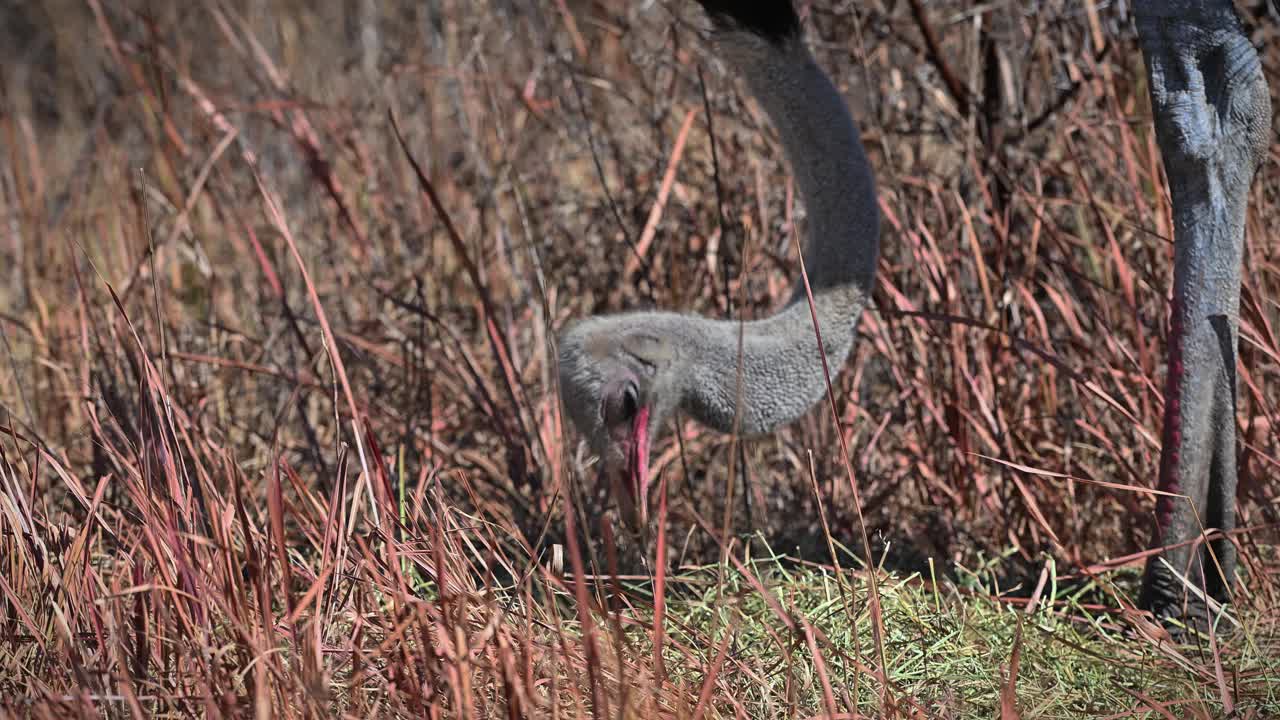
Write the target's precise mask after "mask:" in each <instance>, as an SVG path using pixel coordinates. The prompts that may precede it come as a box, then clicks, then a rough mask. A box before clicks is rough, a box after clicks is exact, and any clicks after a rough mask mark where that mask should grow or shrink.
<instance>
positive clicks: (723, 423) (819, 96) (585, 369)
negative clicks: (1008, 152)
mask: <svg viewBox="0 0 1280 720" xmlns="http://www.w3.org/2000/svg"><path fill="white" fill-rule="evenodd" d="M704 4H705V5H707V6H708V7H709V8H710V9H711V10H712V11H713V14H712V17H713V19H714V20H715V21H716V31H715V33H714V35H713V38H714V40H715V44H716V48H717V50H718V52H719V53H720V55H721V57H723V58H724V59H725V60H726V61H727V62H728V63H729V64H730V65H731V66H733V67H734V68H735V69H736V70H737V71H738V72H739V74H741V76H742V77H743V78H744V79H745V80H746V82H747V85H748V86H749V87H750V89H751V92H752V93H753V94H754V96H755V97H756V99H757V100H759V102H760V104H761V105H762V106H763V107H764V109H765V111H766V112H767V113H768V115H769V118H770V120H771V121H772V122H773V123H774V125H775V126H776V127H777V129H778V133H779V135H780V136H781V139H782V145H783V148H784V149H785V151H786V154H787V158H788V160H789V161H790V164H791V169H792V171H793V172H794V174H795V176H796V179H797V181H798V184H799V188H800V194H801V198H802V201H803V202H804V205H805V207H806V209H807V211H808V237H807V241H806V244H805V249H804V260H805V266H806V269H807V272H808V274H809V281H810V285H811V287H812V289H813V293H814V302H815V307H816V310H817V317H818V323H819V327H820V328H821V331H822V339H823V343H824V348H823V349H824V350H825V352H826V356H827V359H828V362H829V363H830V365H831V369H832V372H838V370H839V369H840V367H841V365H842V364H843V363H844V361H845V359H846V358H847V356H848V354H849V351H850V349H851V348H852V345H853V340H854V333H855V324H856V322H857V318H858V315H859V313H860V312H861V311H862V308H863V306H864V305H865V304H866V302H867V298H868V297H869V295H870V294H871V290H872V284H873V282H874V277H875V268H876V259H877V255H878V251H879V214H878V211H877V206H876V194H875V184H874V180H873V177H872V172H871V167H870V165H869V164H868V162H867V158H866V154H865V152H864V150H863V147H862V143H861V141H860V140H859V137H858V131H857V128H856V127H855V126H854V124H853V121H852V119H851V117H850V115H849V110H848V108H847V107H846V105H845V103H844V101H843V99H842V98H841V97H840V95H839V93H838V92H837V91H836V89H835V88H834V87H833V86H832V84H831V81H830V80H829V79H828V77H827V75H826V74H825V73H824V72H823V71H822V70H821V69H820V68H819V67H818V66H817V65H816V64H815V62H814V60H813V57H812V55H811V54H810V53H809V50H808V49H807V48H806V47H805V44H804V41H803V39H802V38H801V36H800V32H799V23H798V21H794V13H793V12H792V11H791V8H790V6H789V5H788V4H785V3H783V2H779V1H778V0H773V3H772V4H771V3H770V2H768V1H766V2H765V3H764V4H765V5H768V6H769V7H767V8H765V9H766V10H768V11H769V12H768V13H765V14H766V15H768V14H770V13H773V14H775V15H786V16H790V18H791V21H792V22H790V23H783V24H782V26H781V29H779V26H778V25H773V26H770V27H769V28H766V29H764V30H761V29H760V28H756V30H755V31H752V30H751V29H748V28H747V27H746V26H745V25H744V24H742V23H739V22H736V21H735V20H734V18H732V17H727V16H726V15H725V14H723V13H724V12H727V13H730V14H732V13H734V12H740V11H741V12H752V11H754V10H758V9H759V8H752V9H750V10H740V9H737V8H735V7H734V6H733V5H732V4H731V3H730V4H724V3H705V2H704ZM716 4H720V5H724V6H725V7H728V8H729V9H728V10H724V11H722V12H721V13H719V14H718V13H716V12H715V9H716V8H714V7H712V6H713V5H716ZM784 19H785V18H784ZM762 22H763V21H762ZM740 329H741V330H742V333H743V342H742V356H741V403H740V404H739V403H738V402H737V400H738V393H739V386H738V378H739V353H738V336H739V330H740ZM628 379H629V380H631V381H634V382H636V383H637V385H638V388H639V396H640V397H639V401H640V404H642V405H646V406H648V407H649V408H650V415H649V428H650V436H651V437H652V436H653V435H654V430H656V429H659V428H660V427H661V425H662V423H663V421H664V420H665V419H666V418H667V417H668V416H669V414H670V413H671V411H672V410H674V409H677V408H679V409H680V410H681V412H682V413H685V414H688V415H690V416H692V417H694V418H696V419H697V420H698V421H700V422H702V423H703V424H705V425H707V426H708V427H711V428H713V429H715V430H719V431H721V432H725V433H728V432H732V431H733V430H734V428H735V417H736V416H737V417H739V425H738V428H737V429H738V430H739V431H740V432H741V433H743V434H746V435H753V434H760V433H765V432H768V431H770V430H772V429H774V428H776V427H778V426H780V425H783V424H786V423H788V422H790V421H792V420H794V419H796V418H797V417H799V416H800V415H802V414H804V413H805V412H806V411H807V410H808V409H809V408H810V407H812V406H813V405H814V403H815V402H817V401H818V400H819V399H821V398H822V397H823V395H824V393H825V392H826V384H825V379H824V375H823V371H822V360H821V357H820V355H819V351H818V342H817V339H816V336H815V333H814V328H813V322H812V319H811V317H810V312H809V306H808V303H807V302H806V300H805V292H804V287H803V284H802V283H799V282H798V283H797V285H796V288H795V291H794V293H793V294H792V297H791V300H790V302H789V303H788V304H787V306H786V307H785V308H783V309H782V310H781V311H780V312H778V313H777V314H776V315H774V316H772V317H769V318H765V319H762V320H756V321H753V322H747V323H745V325H742V324H740V323H739V322H735V321H725V320H714V319H709V318H704V317H698V316H693V315H683V314H676V313H665V312H636V313H626V314H619V315H610V316H597V317H592V318H588V319H586V320H582V321H580V322H577V323H576V324H574V325H572V326H571V327H569V328H568V329H567V330H566V331H565V332H564V333H563V335H562V336H561V338H560V388H561V394H562V395H563V398H564V403H565V407H566V409H567V410H568V413H569V416H570V417H571V418H572V420H573V422H574V424H575V425H576V426H577V428H578V429H579V430H580V431H581V432H582V433H583V434H584V435H585V436H586V437H587V439H588V440H589V441H590V444H591V446H592V449H593V450H594V452H596V453H597V454H598V455H599V456H600V457H601V460H602V463H603V464H604V467H605V469H606V470H610V469H611V468H617V467H618V466H619V465H620V464H621V463H623V462H625V454H626V448H625V446H624V445H625V443H624V442H622V440H623V438H624V436H625V432H623V431H622V430H621V429H620V428H617V427H609V425H608V423H607V422H606V421H605V417H604V415H605V413H603V412H602V396H603V394H605V393H607V392H609V389H610V388H611V387H615V384H616V383H617V382H619V381H621V380H628ZM615 492H616V489H615ZM619 494H621V493H619ZM619 499H620V502H624V503H625V502H626V500H625V498H621V497H620V498H619ZM623 514H624V517H627V516H631V518H630V519H631V520H632V521H633V522H634V520H635V518H634V516H633V515H631V514H630V513H628V512H627V511H626V508H624V513H623Z"/></svg>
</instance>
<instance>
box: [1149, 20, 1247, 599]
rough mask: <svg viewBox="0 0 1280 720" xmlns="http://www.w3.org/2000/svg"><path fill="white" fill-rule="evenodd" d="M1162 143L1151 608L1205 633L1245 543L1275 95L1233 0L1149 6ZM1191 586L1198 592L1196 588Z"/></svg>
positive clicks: (1154, 100) (1152, 81)
mask: <svg viewBox="0 0 1280 720" xmlns="http://www.w3.org/2000/svg"><path fill="white" fill-rule="evenodd" d="M1134 13H1135V15H1136V17H1137V26H1138V37H1139V39H1140V41H1141V43H1142V51H1143V55H1144V56H1145V58H1146V66H1147V78H1148V80H1149V89H1150V95H1151V110H1152V114H1153V115H1154V118H1155V127H1156V139H1157V141H1158V142H1159V145H1160V154H1161V155H1162V156H1163V158H1164V167H1165V175H1166V176H1167V177H1168V180H1169V190H1170V198H1171V199H1172V201H1173V224H1174V228H1173V240H1174V266H1173V302H1172V304H1171V308H1170V323H1169V326H1170V327H1169V350H1168V357H1169V362H1168V370H1167V372H1168V377H1167V381H1166V386H1165V406H1164V430H1163V437H1162V438H1161V455H1160V470H1159V473H1160V474H1159V482H1158V488H1159V489H1160V490H1161V491H1163V492H1164V493H1168V494H1162V495H1160V496H1159V497H1158V498H1157V501H1156V519H1155V532H1154V533H1153V536H1154V540H1153V545H1154V546H1155V547H1158V548H1163V549H1162V550H1161V552H1160V553H1159V554H1157V555H1154V556H1152V557H1151V559H1150V560H1149V561H1148V563H1147V568H1146V572H1145V575H1144V578H1143V586H1142V594H1141V596H1140V597H1139V604H1140V605H1141V606H1143V607H1145V608H1148V609H1151V610H1153V611H1154V612H1155V614H1156V615H1157V616H1158V617H1162V618H1169V617H1178V618H1182V619H1184V620H1187V621H1190V622H1193V623H1195V624H1197V625H1202V624H1203V623H1204V622H1205V621H1206V620H1207V619H1208V617H1209V616H1208V615H1206V612H1207V610H1208V608H1207V607H1206V603H1205V602H1204V599H1205V597H1210V598H1213V599H1215V600H1218V601H1224V600H1226V599H1227V596H1228V593H1229V590H1230V587H1231V583H1232V579H1233V576H1234V574H1235V547H1234V545H1232V543H1231V541H1230V540H1229V539H1228V538H1225V537H1222V536H1219V537H1218V538H1217V539H1214V540H1212V541H1210V542H1208V543H1202V542H1200V536H1201V528H1202V527H1203V528H1204V529H1206V530H1208V529H1217V530H1220V531H1224V532H1225V531H1230V530H1231V529H1233V528H1234V527H1235V495H1236V344H1237V341H1238V337H1239V323H1240V264H1241V261H1242V256H1243V253H1244V221H1245V211H1246V210H1247V208H1248V204H1249V185H1250V184H1251V183H1252V181H1253V175H1254V172H1255V171H1256V170H1257V168H1258V166H1259V165H1260V164H1261V163H1262V161H1263V159H1264V158H1265V157H1266V154H1267V146H1268V143H1269V141H1270V136H1271V95H1270V91H1269V88H1268V87H1267V81H1266V78H1265V77H1264V76H1263V74H1262V64H1261V62H1259V60H1258V53H1257V52H1256V51H1255V50H1254V48H1253V45H1251V44H1250V43H1249V39H1248V37H1247V36H1246V35H1245V34H1244V31H1243V29H1242V27H1241V25H1240V21H1239V18H1237V17H1236V14H1235V9H1234V8H1233V7H1232V2H1231V0H1140V1H1139V2H1137V3H1135V6H1134ZM1189 586H1190V587H1194V588H1195V591H1192V592H1189Z"/></svg>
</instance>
